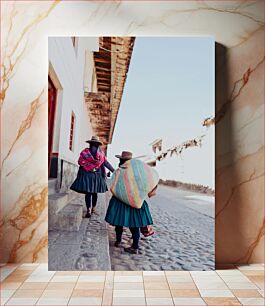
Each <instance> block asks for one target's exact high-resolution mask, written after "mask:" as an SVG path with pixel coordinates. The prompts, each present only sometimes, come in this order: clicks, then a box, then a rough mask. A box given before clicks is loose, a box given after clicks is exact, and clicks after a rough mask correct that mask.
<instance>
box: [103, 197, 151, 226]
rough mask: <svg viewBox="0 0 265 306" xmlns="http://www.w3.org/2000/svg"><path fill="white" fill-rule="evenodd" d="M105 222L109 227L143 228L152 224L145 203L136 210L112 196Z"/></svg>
mask: <svg viewBox="0 0 265 306" xmlns="http://www.w3.org/2000/svg"><path fill="white" fill-rule="evenodd" d="M105 221H107V222H108V223H109V224H111V225H118V226H126V227H143V226H147V225H151V224H153V220H152V217H151V214H150V211H149V207H148V204H147V202H146V201H144V203H143V205H142V207H141V208H140V209H138V208H133V207H131V206H129V205H127V204H125V203H123V202H122V201H120V200H119V199H117V198H116V197H114V196H113V197H112V198H111V199H110V202H109V206H108V209H107V213H106V217H105Z"/></svg>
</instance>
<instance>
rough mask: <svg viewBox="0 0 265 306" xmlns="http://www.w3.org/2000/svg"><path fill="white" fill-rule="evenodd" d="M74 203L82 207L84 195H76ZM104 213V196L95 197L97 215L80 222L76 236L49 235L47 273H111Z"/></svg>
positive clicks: (64, 234)
mask: <svg viewBox="0 0 265 306" xmlns="http://www.w3.org/2000/svg"><path fill="white" fill-rule="evenodd" d="M76 200H78V201H80V204H83V206H84V207H85V200H84V195H77V199H76ZM76 202H77V201H76ZM85 213H86V208H84V210H83V215H85ZM105 213H106V195H105V194H98V203H97V211H96V214H93V215H92V217H91V218H90V219H88V218H83V220H82V223H81V225H80V229H79V231H78V232H68V231H59V230H53V231H49V248H48V254H49V255H48V256H49V270H51V271H56V270H57V271H70V270H110V269H111V266H110V256H109V241H108V232H107V226H106V222H105V221H104V217H105Z"/></svg>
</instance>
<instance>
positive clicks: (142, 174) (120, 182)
mask: <svg viewBox="0 0 265 306" xmlns="http://www.w3.org/2000/svg"><path fill="white" fill-rule="evenodd" d="M158 181H159V177H158V173H157V171H156V170H154V169H153V168H151V167H150V166H148V165H147V164H146V163H144V162H142V161H140V160H137V159H131V160H128V161H127V162H125V163H124V164H123V165H122V166H120V168H118V169H117V170H116V171H115V172H114V173H113V175H112V178H111V187H110V190H111V192H112V194H113V195H114V196H115V197H116V198H118V199H119V200H121V201H122V202H124V203H126V204H128V205H130V206H132V207H134V208H141V206H142V204H143V202H144V200H145V199H146V198H147V196H148V193H149V192H150V191H151V190H153V188H154V187H155V186H156V185H157V184H158Z"/></svg>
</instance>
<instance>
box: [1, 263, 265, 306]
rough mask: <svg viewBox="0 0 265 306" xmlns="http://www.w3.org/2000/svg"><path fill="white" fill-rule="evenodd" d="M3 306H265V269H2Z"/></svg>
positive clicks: (32, 266) (31, 266) (39, 266)
mask: <svg viewBox="0 0 265 306" xmlns="http://www.w3.org/2000/svg"><path fill="white" fill-rule="evenodd" d="M0 276H1V305H27V306H30V305H123V306H125V305H134V306H136V305H150V306H155V305H168V306H169V305H218V306H219V305H264V265H263V264H252V265H240V266H220V267H217V269H216V270H215V271H190V272H189V271H143V272H142V271H128V272H127V271H115V272H114V271H107V272H105V271H81V272H80V271H69V272H68V271H63V272H60V271H48V265H47V264H7V265H2V266H1V274H0Z"/></svg>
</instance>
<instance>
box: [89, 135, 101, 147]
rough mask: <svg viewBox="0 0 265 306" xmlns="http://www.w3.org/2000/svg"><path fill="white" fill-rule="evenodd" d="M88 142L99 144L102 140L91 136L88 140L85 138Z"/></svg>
mask: <svg viewBox="0 0 265 306" xmlns="http://www.w3.org/2000/svg"><path fill="white" fill-rule="evenodd" d="M86 142H88V143H98V144H99V145H102V142H101V141H99V138H98V136H92V137H91V139H90V140H87V141H86Z"/></svg>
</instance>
